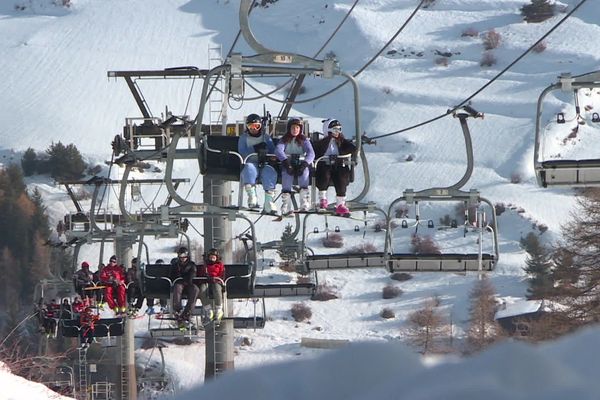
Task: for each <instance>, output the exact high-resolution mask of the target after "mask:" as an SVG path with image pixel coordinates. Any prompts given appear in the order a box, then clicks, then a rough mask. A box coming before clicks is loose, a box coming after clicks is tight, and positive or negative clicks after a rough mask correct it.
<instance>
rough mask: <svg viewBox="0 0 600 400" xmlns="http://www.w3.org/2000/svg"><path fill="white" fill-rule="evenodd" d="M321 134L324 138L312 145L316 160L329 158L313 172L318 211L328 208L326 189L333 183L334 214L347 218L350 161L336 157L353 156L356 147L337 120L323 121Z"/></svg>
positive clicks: (348, 212)
mask: <svg viewBox="0 0 600 400" xmlns="http://www.w3.org/2000/svg"><path fill="white" fill-rule="evenodd" d="M323 133H324V134H325V135H326V136H325V137H324V138H323V139H321V140H319V141H317V142H316V143H315V144H314V149H315V157H316V158H317V159H318V158H320V157H323V156H329V158H326V159H322V160H321V161H319V162H318V163H317V170H316V172H315V178H316V179H315V180H316V186H317V189H319V209H323V210H325V209H327V207H328V206H329V202H328V201H327V188H328V187H329V184H330V183H331V182H332V181H333V186H334V187H335V194H336V207H335V213H336V214H337V215H341V216H348V215H350V210H349V209H348V207H347V206H346V188H347V187H348V184H349V183H350V174H351V171H350V162H351V161H350V160H349V159H347V158H338V156H344V155H348V154H354V153H355V152H356V146H355V145H354V144H353V143H352V142H351V141H350V140H348V139H346V138H345V137H344V134H343V133H342V124H341V123H340V121H338V120H337V119H326V120H324V121H323Z"/></svg>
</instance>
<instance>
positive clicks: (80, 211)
mask: <svg viewBox="0 0 600 400" xmlns="http://www.w3.org/2000/svg"><path fill="white" fill-rule="evenodd" d="M64 185H65V188H66V189H67V194H68V195H69V197H70V198H71V201H72V202H73V204H74V205H75V209H76V210H77V212H79V213H82V212H83V208H81V204H79V200H77V197H75V193H73V190H72V189H71V186H70V185H69V184H68V183H64Z"/></svg>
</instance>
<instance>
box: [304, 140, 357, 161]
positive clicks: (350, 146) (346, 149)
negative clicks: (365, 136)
mask: <svg viewBox="0 0 600 400" xmlns="http://www.w3.org/2000/svg"><path fill="white" fill-rule="evenodd" d="M332 139H333V137H332V136H330V135H327V136H325V137H324V138H323V139H321V140H318V141H316V142H315V143H314V144H313V148H314V149H315V158H319V157H322V156H324V155H325V152H326V151H327V148H328V147H329V141H330V140H332ZM338 151H339V152H340V156H345V155H347V154H354V152H356V146H355V145H354V143H352V142H351V141H350V140H348V139H346V138H342V139H341V140H340V141H339V142H338Z"/></svg>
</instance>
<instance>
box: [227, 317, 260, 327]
mask: <svg viewBox="0 0 600 400" xmlns="http://www.w3.org/2000/svg"><path fill="white" fill-rule="evenodd" d="M226 319H232V320H233V328H234V329H263V328H264V327H265V319H264V318H263V317H256V318H255V317H234V318H223V320H226Z"/></svg>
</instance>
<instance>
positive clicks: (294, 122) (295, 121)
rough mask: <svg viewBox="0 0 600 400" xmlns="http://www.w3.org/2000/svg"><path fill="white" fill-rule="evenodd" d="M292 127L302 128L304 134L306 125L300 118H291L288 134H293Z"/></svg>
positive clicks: (288, 124)
mask: <svg viewBox="0 0 600 400" xmlns="http://www.w3.org/2000/svg"><path fill="white" fill-rule="evenodd" d="M292 125H298V126H299V127H300V133H301V134H302V130H303V129H304V124H303V123H302V120H301V119H300V118H295V117H294V118H290V119H289V120H288V123H287V133H290V132H291V128H292Z"/></svg>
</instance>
